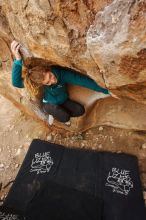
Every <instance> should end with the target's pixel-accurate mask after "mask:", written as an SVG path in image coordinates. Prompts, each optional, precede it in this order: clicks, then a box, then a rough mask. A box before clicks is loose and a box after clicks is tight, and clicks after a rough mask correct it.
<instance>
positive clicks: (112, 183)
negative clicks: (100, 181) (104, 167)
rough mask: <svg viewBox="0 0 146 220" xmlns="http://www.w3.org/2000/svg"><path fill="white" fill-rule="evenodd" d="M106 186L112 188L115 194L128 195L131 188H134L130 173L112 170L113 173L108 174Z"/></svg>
mask: <svg viewBox="0 0 146 220" xmlns="http://www.w3.org/2000/svg"><path fill="white" fill-rule="evenodd" d="M105 185H106V186H109V187H112V188H113V192H116V193H120V194H123V195H128V193H129V192H130V190H131V188H133V182H132V180H131V177H130V171H129V170H120V169H117V168H112V171H111V172H109V174H108V177H107V182H106V184H105Z"/></svg>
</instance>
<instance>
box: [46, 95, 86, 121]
mask: <svg viewBox="0 0 146 220" xmlns="http://www.w3.org/2000/svg"><path fill="white" fill-rule="evenodd" d="M42 108H43V110H44V112H46V113H48V114H50V115H53V117H54V118H55V119H56V120H58V121H60V122H67V121H69V120H70V117H79V116H81V115H83V114H84V113H85V109H84V106H83V105H81V104H80V103H78V102H76V101H73V100H71V99H67V100H66V101H65V102H64V103H63V104H61V105H53V104H47V103H46V104H45V103H43V107H42Z"/></svg>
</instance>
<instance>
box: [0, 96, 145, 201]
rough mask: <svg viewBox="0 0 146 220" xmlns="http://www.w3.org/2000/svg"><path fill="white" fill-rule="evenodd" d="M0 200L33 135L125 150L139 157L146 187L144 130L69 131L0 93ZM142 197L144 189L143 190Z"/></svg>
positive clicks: (79, 145) (100, 148) (80, 145)
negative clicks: (22, 108)
mask: <svg viewBox="0 0 146 220" xmlns="http://www.w3.org/2000/svg"><path fill="white" fill-rule="evenodd" d="M0 106H1V113H0V203H2V202H3V200H4V198H5V197H6V195H7V192H8V191H9V188H10V187H11V185H12V182H13V180H14V179H15V177H16V175H17V172H18V170H19V168H20V166H21V163H22V161H23V159H24V157H25V155H26V152H27V150H28V147H29V145H30V143H31V141H32V140H33V139H34V138H40V139H42V140H48V141H50V142H54V143H58V144H62V145H65V146H67V147H77V148H86V149H87V148H89V149H94V150H97V151H113V152H126V153H130V154H133V155H136V156H137V157H138V159H139V169H140V176H141V180H142V186H143V189H144V188H145V189H146V131H131V130H123V129H117V128H112V127H108V126H99V127H97V128H93V129H90V130H88V131H86V132H84V133H78V134H76V133H74V134H73V133H69V132H66V131H64V130H59V129H54V128H51V129H50V128H46V127H44V126H43V124H41V123H40V122H37V121H34V120H32V119H31V118H30V117H28V116H26V115H24V114H23V113H22V112H20V111H19V110H18V109H16V108H15V107H14V106H13V105H12V104H11V103H10V102H9V101H7V100H6V99H4V98H3V97H1V96H0ZM144 198H145V201H146V192H144Z"/></svg>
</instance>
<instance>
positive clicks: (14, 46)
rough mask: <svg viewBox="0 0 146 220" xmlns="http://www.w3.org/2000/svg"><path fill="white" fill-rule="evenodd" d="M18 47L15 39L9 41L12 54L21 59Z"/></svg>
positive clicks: (18, 44)
mask: <svg viewBox="0 0 146 220" xmlns="http://www.w3.org/2000/svg"><path fill="white" fill-rule="evenodd" d="M20 47H21V44H20V43H19V42H17V41H15V40H14V41H13V42H12V43H11V51H12V53H13V55H14V56H15V58H16V60H21V59H22V57H21V54H20V52H19V49H20Z"/></svg>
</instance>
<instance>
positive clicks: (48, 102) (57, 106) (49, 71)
mask: <svg viewBox="0 0 146 220" xmlns="http://www.w3.org/2000/svg"><path fill="white" fill-rule="evenodd" d="M20 47H21V44H20V43H19V42H17V41H13V42H12V43H11V50H12V53H13V55H14V56H15V60H14V62H13V67H12V84H13V86H15V87H18V88H24V87H26V88H27V90H28V92H29V93H30V95H32V96H37V94H38V91H39V89H40V88H41V87H43V100H42V106H43V110H44V111H45V112H47V113H48V114H49V115H52V116H53V117H54V118H55V119H56V120H58V121H60V122H68V121H69V120H70V117H78V116H81V115H83V114H84V113H85V109H84V106H83V105H81V104H80V103H78V102H76V101H73V100H71V99H70V98H69V95H68V92H67V84H74V85H79V86H83V87H86V88H88V89H91V90H94V91H97V92H102V93H104V94H110V93H109V91H108V90H107V89H104V88H102V87H100V86H99V85H98V84H97V83H96V82H95V81H93V80H92V79H90V78H89V77H87V76H85V75H82V74H79V73H77V72H76V71H74V70H70V69H66V68H63V67H59V66H51V67H44V66H35V67H33V68H31V69H28V70H27V73H26V75H25V76H24V78H22V66H23V61H22V56H21V54H20V51H19V49H20Z"/></svg>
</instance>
